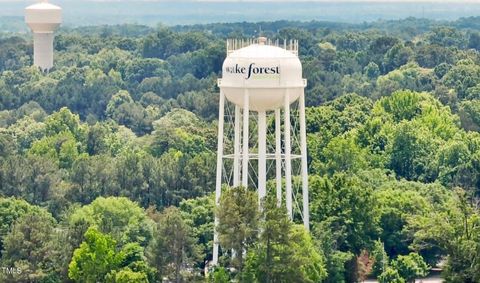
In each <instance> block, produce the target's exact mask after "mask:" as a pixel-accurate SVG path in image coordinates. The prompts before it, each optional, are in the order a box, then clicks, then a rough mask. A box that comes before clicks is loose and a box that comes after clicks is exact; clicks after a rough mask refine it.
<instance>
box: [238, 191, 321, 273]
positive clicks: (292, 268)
mask: <svg viewBox="0 0 480 283" xmlns="http://www.w3.org/2000/svg"><path fill="white" fill-rule="evenodd" d="M262 218H263V221H262V224H261V228H262V232H261V234H260V238H259V241H258V243H257V245H256V246H255V248H253V249H251V250H250V252H249V253H248V256H247V260H246V266H245V272H244V274H241V275H242V278H243V280H245V281H246V282H252V279H253V281H254V282H322V281H323V279H325V277H326V275H327V274H326V270H325V262H324V258H323V256H321V255H320V253H318V251H317V250H316V247H315V245H314V243H313V240H312V238H311V237H310V235H309V234H308V232H307V231H305V229H304V228H303V226H300V225H294V224H293V223H292V222H291V221H290V219H289V218H288V216H287V212H286V209H285V208H284V207H278V206H277V203H276V200H275V199H274V198H273V197H269V198H267V200H266V201H265V202H264V207H263V217H262Z"/></svg>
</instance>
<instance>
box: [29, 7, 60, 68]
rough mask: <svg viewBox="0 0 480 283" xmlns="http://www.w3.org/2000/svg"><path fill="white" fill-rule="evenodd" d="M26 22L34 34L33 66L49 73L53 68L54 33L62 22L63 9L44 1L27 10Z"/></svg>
mask: <svg viewBox="0 0 480 283" xmlns="http://www.w3.org/2000/svg"><path fill="white" fill-rule="evenodd" d="M25 22H26V23H27V25H28V26H29V27H30V28H31V29H32V32H33V64H34V65H35V66H38V67H40V68H41V69H42V71H48V70H49V69H51V68H52V67H53V32H54V31H55V29H56V28H57V27H58V26H59V25H60V23H61V22H62V8H60V7H58V6H55V5H53V4H50V3H48V2H47V0H43V1H42V2H40V3H37V4H33V5H30V6H28V7H27V8H25Z"/></svg>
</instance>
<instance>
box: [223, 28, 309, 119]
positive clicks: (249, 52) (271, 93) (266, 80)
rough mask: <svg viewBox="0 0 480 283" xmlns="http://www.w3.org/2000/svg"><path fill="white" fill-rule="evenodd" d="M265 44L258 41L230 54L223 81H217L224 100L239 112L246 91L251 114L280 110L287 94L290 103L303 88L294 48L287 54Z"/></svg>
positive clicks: (263, 40) (283, 50)
mask: <svg viewBox="0 0 480 283" xmlns="http://www.w3.org/2000/svg"><path fill="white" fill-rule="evenodd" d="M265 43H266V38H262V37H261V38H259V40H258V43H256V44H251V45H249V46H247V47H244V48H240V49H238V50H235V51H232V52H231V53H230V52H229V53H230V54H228V56H227V58H226V59H225V61H224V63H223V78H222V79H221V80H220V81H219V87H220V88H221V89H222V91H223V93H224V94H225V97H226V98H227V99H228V100H229V101H231V102H233V103H234V104H236V105H238V106H240V107H242V108H243V106H244V105H243V103H244V102H243V101H244V100H243V97H244V93H245V90H246V89H247V90H248V92H249V97H250V99H249V110H251V111H269V110H275V109H277V108H280V107H282V105H283V104H284V100H283V97H284V96H285V92H287V90H288V92H289V97H290V102H293V101H295V100H297V99H298V98H299V97H300V95H301V93H302V92H303V88H304V87H305V85H306V80H304V79H303V78H302V64H301V63H300V60H299V58H298V56H297V54H296V53H295V46H294V45H292V48H291V50H288V49H287V48H281V47H279V46H275V45H268V44H265Z"/></svg>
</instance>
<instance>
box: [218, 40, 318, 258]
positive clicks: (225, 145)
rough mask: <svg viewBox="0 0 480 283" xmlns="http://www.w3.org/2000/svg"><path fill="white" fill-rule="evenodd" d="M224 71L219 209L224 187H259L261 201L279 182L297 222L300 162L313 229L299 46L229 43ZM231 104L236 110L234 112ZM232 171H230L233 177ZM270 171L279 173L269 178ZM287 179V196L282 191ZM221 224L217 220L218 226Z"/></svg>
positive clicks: (304, 200)
mask: <svg viewBox="0 0 480 283" xmlns="http://www.w3.org/2000/svg"><path fill="white" fill-rule="evenodd" d="M222 71H223V78H222V79H219V80H218V86H219V87H220V102H219V119H218V120H219V123H218V151H217V172H216V191H215V200H216V204H217V205H218V203H219V200H220V196H221V189H222V184H228V185H230V186H233V187H237V186H240V185H241V186H244V187H248V186H256V187H257V189H258V196H259V201H260V200H261V199H263V198H264V197H265V196H266V194H267V177H271V179H275V187H276V196H277V201H278V203H279V205H280V204H281V205H286V207H287V211H288V215H289V217H290V219H292V220H293V218H294V210H293V203H294V202H295V203H298V202H297V201H296V199H295V198H294V197H295V195H296V192H294V191H293V190H292V188H293V185H292V183H293V182H292V162H293V161H295V160H299V165H298V167H299V171H300V172H298V173H299V174H298V175H300V176H301V195H302V201H301V203H302V206H301V207H302V208H301V209H300V211H299V214H300V216H301V217H302V219H303V223H304V225H305V228H306V229H309V208H308V169H307V141H306V129H305V95H304V89H305V87H306V85H307V82H306V80H305V79H303V78H302V64H301V63H300V60H299V58H298V41H289V42H287V41H284V42H282V43H281V44H280V43H279V42H278V41H276V42H270V41H269V40H267V39H266V38H264V37H260V38H258V39H257V40H247V41H245V40H228V41H227V58H226V59H225V61H224V63H223V70H222ZM294 103H296V104H297V108H296V109H295V110H298V111H293V112H292V109H291V105H292V104H294ZM229 104H231V105H233V109H232V110H230V108H229V107H228V105H229ZM282 112H283V113H282ZM282 114H283V117H282ZM282 120H283V123H282ZM292 121H296V122H295V123H292ZM267 123H268V125H270V127H268V126H267ZM273 124H274V126H273V127H272V125H273ZM229 125H230V128H229ZM282 125H283V137H282ZM255 126H256V130H255V129H254V128H255ZM269 129H270V130H271V131H270V133H269V132H268V130H269ZM229 133H233V136H232V135H230V136H229ZM267 136H269V137H270V138H268V137H267ZM269 141H270V144H268V142H269ZM294 145H297V146H296V147H295V148H296V149H297V150H296V152H295V151H294V148H293V147H294ZM267 163H270V164H267ZM227 168H230V169H231V171H230V172H228V171H229V170H228V169H227ZM270 168H272V171H274V172H270V170H269V169H270ZM273 168H274V170H273ZM270 173H272V174H270ZM273 176H274V178H273ZM283 177H284V178H285V179H284V180H285V182H284V184H285V190H282V186H283V181H282V180H283ZM299 190H300V189H299ZM299 194H300V193H299ZM283 200H284V203H285V204H283ZM298 207H299V205H298ZM217 224H218V219H217V218H216V219H215V226H216V225H217ZM218 253H219V243H218V235H217V233H216V232H215V234H214V249H213V264H217V263H218Z"/></svg>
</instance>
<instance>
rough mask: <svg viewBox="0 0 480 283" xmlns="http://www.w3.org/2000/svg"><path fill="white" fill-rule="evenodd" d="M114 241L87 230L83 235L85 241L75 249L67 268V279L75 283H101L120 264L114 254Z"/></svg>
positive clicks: (90, 229)
mask: <svg viewBox="0 0 480 283" xmlns="http://www.w3.org/2000/svg"><path fill="white" fill-rule="evenodd" d="M115 248H116V242H115V240H114V239H113V238H112V237H110V236H108V235H104V234H102V233H101V232H99V231H98V230H97V229H95V228H89V229H88V230H87V232H86V233H85V241H84V242H83V243H82V244H81V245H80V247H79V248H77V249H76V250H75V251H74V253H73V257H72V261H71V262H70V265H69V268H68V277H69V278H70V279H72V280H74V281H76V282H85V283H94V282H102V281H104V280H105V276H106V275H107V274H108V273H109V272H110V271H111V270H114V269H115V268H117V267H118V265H119V263H120V258H119V256H118V255H117V254H116V252H115Z"/></svg>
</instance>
